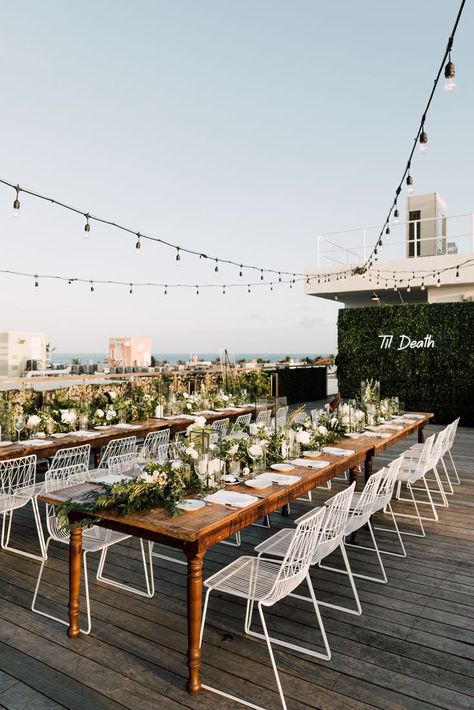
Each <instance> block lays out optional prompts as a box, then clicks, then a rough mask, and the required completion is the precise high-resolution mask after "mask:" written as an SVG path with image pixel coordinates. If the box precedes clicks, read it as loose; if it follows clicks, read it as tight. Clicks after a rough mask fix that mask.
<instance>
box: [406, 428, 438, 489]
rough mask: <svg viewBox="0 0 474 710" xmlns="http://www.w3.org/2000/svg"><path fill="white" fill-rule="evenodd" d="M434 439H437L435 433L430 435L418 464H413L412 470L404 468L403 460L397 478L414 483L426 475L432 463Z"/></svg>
mask: <svg viewBox="0 0 474 710" xmlns="http://www.w3.org/2000/svg"><path fill="white" fill-rule="evenodd" d="M434 439H435V434H432V435H431V436H429V437H428V438H427V439H426V441H425V443H424V446H423V449H422V451H421V454H420V457H419V459H418V461H417V463H416V466H413V468H412V469H411V470H409V471H408V472H407V471H406V469H405V468H404V464H403V462H402V465H401V466H400V470H399V473H398V476H397V479H398V480H399V481H400V480H403V481H407V482H408V483H414V482H415V481H417V480H418V479H419V478H421V477H422V476H424V475H425V473H427V472H428V471H429V470H430V463H431V449H432V448H433V444H434Z"/></svg>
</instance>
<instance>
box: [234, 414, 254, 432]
mask: <svg viewBox="0 0 474 710" xmlns="http://www.w3.org/2000/svg"><path fill="white" fill-rule="evenodd" d="M251 420H252V415H251V414H239V416H238V417H237V419H236V420H235V422H234V424H233V426H232V431H236V430H238V429H240V428H242V427H248V426H249V425H250V422H251Z"/></svg>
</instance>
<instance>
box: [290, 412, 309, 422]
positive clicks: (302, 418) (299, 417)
mask: <svg viewBox="0 0 474 710" xmlns="http://www.w3.org/2000/svg"><path fill="white" fill-rule="evenodd" d="M307 419H308V415H307V414H306V412H300V413H299V414H297V415H296V416H295V417H294V419H293V424H303V422H305V421H306V420H307Z"/></svg>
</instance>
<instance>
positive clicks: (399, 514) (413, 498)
mask: <svg viewBox="0 0 474 710" xmlns="http://www.w3.org/2000/svg"><path fill="white" fill-rule="evenodd" d="M407 488H408V490H409V491H410V494H411V499H412V503H413V505H414V506H415V511H416V515H410V514H408V513H396V512H395V511H394V512H393V515H394V516H395V517H397V518H415V519H416V520H418V523H419V525H420V529H421V533H415V532H407V531H406V530H400V533H401V534H402V535H411V536H412V537H426V533H425V529H424V527H423V521H422V518H421V515H420V511H419V510H418V505H417V502H416V498H415V496H414V494H413V489H412V487H411V484H410V483H409V482H408V483H407Z"/></svg>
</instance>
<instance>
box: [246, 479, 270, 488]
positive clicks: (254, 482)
mask: <svg viewBox="0 0 474 710" xmlns="http://www.w3.org/2000/svg"><path fill="white" fill-rule="evenodd" d="M245 485H246V486H248V487H249V488H269V487H270V486H272V485H273V483H272V481H270V480H269V479H268V478H251V479H250V481H245Z"/></svg>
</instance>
